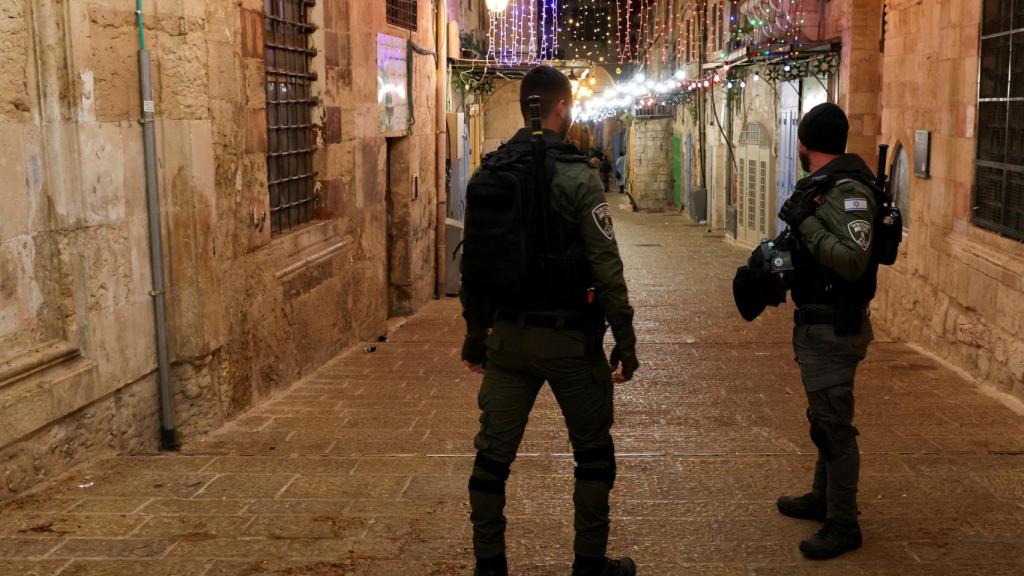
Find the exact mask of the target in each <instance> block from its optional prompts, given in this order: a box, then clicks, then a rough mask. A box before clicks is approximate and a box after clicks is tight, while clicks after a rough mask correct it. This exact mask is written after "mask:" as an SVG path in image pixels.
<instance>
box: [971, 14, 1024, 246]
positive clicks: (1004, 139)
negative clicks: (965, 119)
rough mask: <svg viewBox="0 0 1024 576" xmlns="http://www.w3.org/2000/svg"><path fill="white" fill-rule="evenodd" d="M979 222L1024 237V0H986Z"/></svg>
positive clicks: (976, 215) (980, 100) (976, 185)
mask: <svg viewBox="0 0 1024 576" xmlns="http://www.w3.org/2000/svg"><path fill="white" fill-rule="evenodd" d="M983 8H984V12H983V15H982V30H981V77H980V78H981V82H980V84H979V89H978V154H977V161H976V168H977V170H976V176H975V182H974V223H975V224H977V225H979V226H982V227H984V228H988V229H991V230H994V231H996V232H999V233H1000V234H1003V235H1005V236H1009V237H1011V238H1016V239H1018V240H1024V0H985V2H984V6H983Z"/></svg>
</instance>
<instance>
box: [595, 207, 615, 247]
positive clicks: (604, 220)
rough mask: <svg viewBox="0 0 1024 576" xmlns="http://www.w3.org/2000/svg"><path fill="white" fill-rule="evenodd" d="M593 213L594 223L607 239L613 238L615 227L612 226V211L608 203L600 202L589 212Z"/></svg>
mask: <svg viewBox="0 0 1024 576" xmlns="http://www.w3.org/2000/svg"><path fill="white" fill-rule="evenodd" d="M591 214H593V215H594V224H596V225H597V229H598V230H600V231H601V233H602V234H604V235H605V237H606V238H608V239H609V240H615V228H613V227H612V213H611V210H609V209H608V204H607V203H605V204H601V205H599V206H597V207H595V208H594V210H593V211H592V212H591Z"/></svg>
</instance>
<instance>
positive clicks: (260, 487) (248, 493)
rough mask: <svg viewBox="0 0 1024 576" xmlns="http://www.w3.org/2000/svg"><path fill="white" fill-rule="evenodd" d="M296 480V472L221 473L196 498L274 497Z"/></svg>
mask: <svg viewBox="0 0 1024 576" xmlns="http://www.w3.org/2000/svg"><path fill="white" fill-rule="evenodd" d="M293 480H295V474H221V475H219V476H217V477H216V478H215V479H213V481H212V482H210V483H209V484H207V485H206V486H205V487H204V488H203V489H202V490H201V491H199V492H198V493H197V494H196V495H195V497H196V498H214V499H216V498H235V499H237V498H273V497H274V496H276V495H277V494H278V493H280V492H281V490H283V489H284V488H285V487H286V486H288V484H290V483H291V482H292V481H293Z"/></svg>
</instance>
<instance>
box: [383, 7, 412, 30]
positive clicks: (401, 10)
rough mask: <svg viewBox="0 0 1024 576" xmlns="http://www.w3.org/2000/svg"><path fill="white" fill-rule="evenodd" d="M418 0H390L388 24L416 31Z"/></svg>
mask: <svg viewBox="0 0 1024 576" xmlns="http://www.w3.org/2000/svg"><path fill="white" fill-rule="evenodd" d="M416 1H417V0H388V24H391V25H392V26H398V27H399V28H405V29H406V30H412V31H413V32H415V31H416V15H417V14H416Z"/></svg>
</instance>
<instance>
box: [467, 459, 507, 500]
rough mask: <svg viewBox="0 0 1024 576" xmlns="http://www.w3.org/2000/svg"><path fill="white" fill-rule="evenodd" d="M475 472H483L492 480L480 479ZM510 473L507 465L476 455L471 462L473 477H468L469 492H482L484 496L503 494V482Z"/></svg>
mask: <svg viewBox="0 0 1024 576" xmlns="http://www.w3.org/2000/svg"><path fill="white" fill-rule="evenodd" d="M477 470H481V471H483V472H485V473H486V474H487V475H490V476H492V478H484V477H481V476H480V475H479V474H478V473H477ZM511 473H512V468H511V466H510V465H509V464H505V463H503V462H498V461H497V460H492V459H490V458H488V457H487V456H484V455H483V454H480V453H477V455H476V460H474V461H473V475H472V476H470V477H469V490H470V491H471V492H483V493H485V494H504V493H505V482H506V481H507V480H508V477H509V475H510V474H511Z"/></svg>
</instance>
